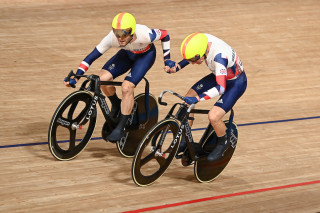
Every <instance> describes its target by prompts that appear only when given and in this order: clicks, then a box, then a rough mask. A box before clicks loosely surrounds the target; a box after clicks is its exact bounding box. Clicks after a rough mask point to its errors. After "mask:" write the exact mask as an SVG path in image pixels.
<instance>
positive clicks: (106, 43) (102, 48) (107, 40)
mask: <svg viewBox="0 0 320 213" xmlns="http://www.w3.org/2000/svg"><path fill="white" fill-rule="evenodd" d="M112 33H113V32H112V31H110V33H109V34H108V35H107V36H106V37H104V38H103V39H102V41H101V42H100V43H99V44H98V45H97V46H96V47H95V48H94V50H93V51H92V52H91V53H90V54H89V55H88V56H87V57H86V58H85V59H84V60H83V61H82V62H81V64H80V65H79V67H78V70H77V73H76V74H77V75H83V73H85V72H86V71H87V70H88V69H89V67H90V65H91V64H92V63H93V62H94V61H95V60H96V59H98V58H99V57H100V56H101V55H102V54H104V53H105V52H106V51H107V50H108V49H110V48H111V47H112Z"/></svg>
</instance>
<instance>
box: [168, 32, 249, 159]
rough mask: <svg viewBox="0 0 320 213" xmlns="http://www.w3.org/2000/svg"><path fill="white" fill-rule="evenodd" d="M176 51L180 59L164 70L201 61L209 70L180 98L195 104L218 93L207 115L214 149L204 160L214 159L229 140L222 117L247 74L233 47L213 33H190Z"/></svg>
mask: <svg viewBox="0 0 320 213" xmlns="http://www.w3.org/2000/svg"><path fill="white" fill-rule="evenodd" d="M180 51H181V55H182V57H183V60H181V61H180V62H179V63H176V65H175V66H174V67H172V68H169V67H165V68H164V70H165V71H166V72H167V73H175V72H177V71H179V70H181V69H182V68H184V67H185V66H187V65H188V64H190V63H191V64H198V65H200V64H202V63H203V62H204V61H205V63H206V65H207V67H208V68H209V70H210V71H211V73H210V74H208V75H207V76H205V77H203V78H202V79H200V80H199V81H198V82H197V83H195V84H194V85H193V86H192V87H191V88H190V89H189V91H188V92H187V94H186V95H185V98H184V101H185V102H186V103H187V104H195V103H197V102H199V101H204V100H208V99H211V98H214V97H217V96H219V95H221V96H220V98H219V99H218V101H217V102H216V103H215V104H214V106H213V107H212V108H211V110H210V112H209V114H208V118H209V121H210V123H211V125H212V127H213V129H214V131H215V132H216V134H217V136H218V139H217V146H216V148H215V149H214V150H213V151H212V152H211V153H210V154H209V155H208V157H207V159H208V160H209V161H215V160H218V159H219V158H221V157H222V156H223V154H224V152H225V151H226V149H227V147H228V146H229V143H230V142H229V141H228V140H227V135H226V125H225V124H224V122H223V121H222V118H223V116H224V115H225V114H226V113H227V112H228V111H229V110H230V109H231V108H232V107H233V106H234V105H235V103H236V102H237V100H238V99H239V98H240V97H241V96H242V95H243V93H244V92H245V90H246V88H247V77H246V74H245V72H244V69H243V65H242V63H241V61H240V58H239V57H238V55H237V53H236V52H235V51H234V49H233V48H231V47H230V46H229V45H228V44H227V43H225V42H224V41H222V40H221V39H219V38H217V37H215V36H213V35H210V34H204V33H192V34H190V35H188V36H187V37H186V38H185V39H184V40H183V42H182V44H181V48H180ZM191 125H192V123H191ZM185 148H186V142H185V139H184V140H182V141H181V143H180V147H179V150H178V152H181V151H184V149H185Z"/></svg>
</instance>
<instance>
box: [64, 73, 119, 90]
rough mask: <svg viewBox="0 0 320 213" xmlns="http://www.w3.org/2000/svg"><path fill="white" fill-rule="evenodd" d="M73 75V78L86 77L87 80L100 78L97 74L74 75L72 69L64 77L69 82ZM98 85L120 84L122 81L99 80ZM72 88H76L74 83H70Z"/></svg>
mask: <svg viewBox="0 0 320 213" xmlns="http://www.w3.org/2000/svg"><path fill="white" fill-rule="evenodd" d="M72 76H74V77H75V78H86V79H88V80H89V81H94V80H96V79H99V80H100V77H99V76H97V75H76V74H74V72H73V70H71V71H70V72H69V74H68V76H67V78H66V81H67V82H69V81H70V78H71V77H72ZM100 85H113V86H121V85H122V82H115V81H100ZM70 86H71V87H72V88H76V85H70Z"/></svg>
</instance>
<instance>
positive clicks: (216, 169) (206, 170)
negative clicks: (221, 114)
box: [194, 121, 238, 183]
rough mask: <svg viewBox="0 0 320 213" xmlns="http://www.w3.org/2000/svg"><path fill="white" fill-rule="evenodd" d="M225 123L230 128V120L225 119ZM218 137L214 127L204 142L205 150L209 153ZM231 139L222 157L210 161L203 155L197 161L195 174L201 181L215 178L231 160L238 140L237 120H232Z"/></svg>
mask: <svg viewBox="0 0 320 213" xmlns="http://www.w3.org/2000/svg"><path fill="white" fill-rule="evenodd" d="M224 123H225V124H226V126H227V128H228V126H229V121H224ZM216 138H217V136H216V134H215V132H214V130H213V129H212V131H211V132H210V134H209V135H208V137H207V138H206V139H205V140H204V141H203V143H202V147H203V150H204V152H206V153H207V154H209V153H210V152H211V151H212V150H213V149H214V147H215V143H216ZM230 141H231V143H230V145H229V147H228V148H227V150H226V151H225V153H224V155H223V157H222V158H220V159H218V160H217V161H214V162H210V161H208V160H207V158H206V157H203V158H201V159H199V160H198V161H196V162H195V164H194V175H195V177H196V179H197V180H198V181H199V182H201V183H203V182H211V181H213V180H215V179H216V178H217V177H218V176H219V175H220V174H221V173H222V171H223V170H224V169H225V168H226V166H227V165H228V163H229V162H230V160H231V158H232V156H233V153H234V151H235V148H236V145H237V141H238V127H237V124H236V123H235V122H232V125H231V137H230ZM209 143H210V144H209Z"/></svg>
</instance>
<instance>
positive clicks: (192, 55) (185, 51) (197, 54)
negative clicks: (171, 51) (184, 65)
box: [180, 33, 208, 62]
mask: <svg viewBox="0 0 320 213" xmlns="http://www.w3.org/2000/svg"><path fill="white" fill-rule="evenodd" d="M207 45H208V37H207V36H206V35H204V34H203V33H192V34H190V35H188V36H187V37H186V38H185V39H184V40H183V42H182V44H181V48H180V51H181V55H182V57H183V58H184V59H186V60H187V61H191V62H196V61H197V60H198V59H199V58H201V57H202V56H203V55H204V54H205V53H206V50H207Z"/></svg>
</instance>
